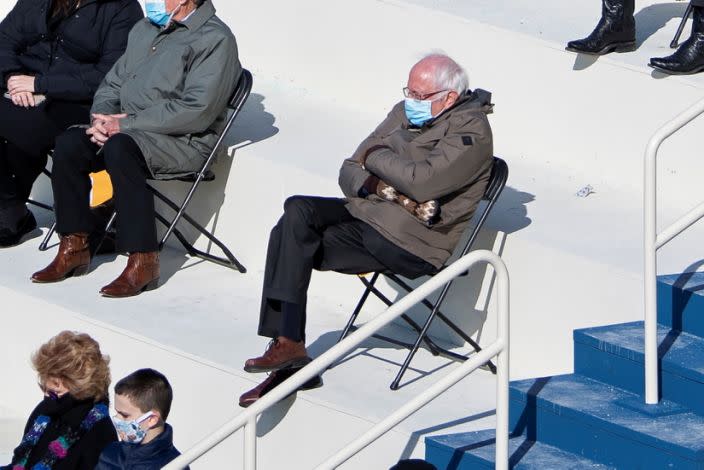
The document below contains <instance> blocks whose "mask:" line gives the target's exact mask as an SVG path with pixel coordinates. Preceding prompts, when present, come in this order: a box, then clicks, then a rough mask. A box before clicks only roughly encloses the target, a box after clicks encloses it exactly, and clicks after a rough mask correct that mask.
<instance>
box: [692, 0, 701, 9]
mask: <svg viewBox="0 0 704 470" xmlns="http://www.w3.org/2000/svg"><path fill="white" fill-rule="evenodd" d="M692 6H693V7H699V8H702V7H704V0H692Z"/></svg>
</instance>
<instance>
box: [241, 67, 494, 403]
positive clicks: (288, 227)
mask: <svg viewBox="0 0 704 470" xmlns="http://www.w3.org/2000/svg"><path fill="white" fill-rule="evenodd" d="M467 88H468V79H467V74H466V73H465V71H464V70H463V69H462V67H460V66H459V65H458V64H457V63H456V62H455V61H454V60H452V59H451V58H449V57H447V56H445V55H439V54H433V55H430V56H427V57H425V58H424V59H423V60H421V61H420V62H418V63H417V64H416V65H414V66H413V68H412V69H411V71H410V74H409V77H408V86H406V87H405V88H404V89H403V92H404V95H405V96H406V99H405V100H404V101H401V102H400V103H398V104H397V105H396V106H394V108H393V109H392V110H391V112H390V113H389V115H388V116H387V117H386V119H385V120H384V121H383V122H382V123H381V124H379V126H378V127H377V128H376V130H374V132H372V133H371V135H370V136H369V137H368V138H367V139H365V140H364V141H363V142H362V143H361V144H360V145H359V147H358V148H357V150H356V152H355V153H354V154H353V155H352V157H351V158H349V159H347V160H345V161H344V162H343V164H342V168H341V170H340V179H339V183H340V188H341V189H342V192H343V193H344V194H345V196H346V198H345V199H340V198H324V197H314V196H293V197H291V198H289V199H288V200H287V201H286V202H285V203H284V214H283V216H282V217H281V219H280V220H279V222H278V224H277V225H276V226H275V227H274V229H273V230H272V231H271V236H270V238H269V250H268V252H267V258H266V268H265V271H264V286H263V291H262V303H261V310H260V317H259V334H260V335H262V336H266V337H269V338H272V339H273V341H272V342H271V343H270V346H269V348H268V349H267V350H266V352H265V353H264V354H263V355H262V356H260V357H255V358H252V359H249V360H247V361H246V362H245V365H244V369H245V370H246V371H248V372H271V374H269V377H268V378H267V379H266V380H265V381H264V382H263V383H262V384H260V385H259V386H257V387H255V388H254V389H252V390H250V391H248V392H246V393H245V394H243V395H242V396H241V397H240V405H242V406H248V405H250V404H252V403H254V402H255V401H256V400H257V399H259V398H260V397H261V396H262V395H264V394H265V393H267V392H268V391H269V390H271V389H272V388H273V387H274V386H276V384H278V383H280V382H282V381H283V380H284V379H285V378H287V377H289V376H290V375H291V374H292V372H293V371H295V370H296V369H297V368H300V367H302V366H304V365H305V364H306V363H307V362H309V361H310V359H309V358H308V355H307V352H306V347H305V323H306V301H307V298H306V292H307V290H308V284H309V283H310V278H311V273H312V271H313V269H317V270H321V271H328V270H332V271H338V272H343V273H348V274H359V273H366V272H370V271H387V270H388V271H392V272H394V273H397V274H400V275H402V276H404V277H408V278H416V277H419V276H422V275H428V274H434V273H435V272H437V271H438V269H440V268H441V267H442V266H443V264H444V262H445V261H446V260H447V259H448V258H449V257H450V255H451V254H452V252H453V250H454V248H455V245H457V243H458V242H459V240H460V237H461V235H462V232H463V231H464V230H465V228H466V227H467V225H468V223H469V220H470V219H471V217H472V214H473V213H474V210H475V208H476V207H477V204H478V203H479V201H480V200H481V198H482V196H483V194H484V190H485V188H486V185H487V182H488V181H489V176H490V173H491V165H492V156H493V147H492V144H493V139H492V134H491V127H490V126H489V120H488V119H487V113H489V112H490V111H491V109H492V105H491V103H490V99H491V95H490V94H489V93H488V92H486V91H483V90H475V91H474V92H470V91H469V90H468V89H467ZM320 384H321V382H320V380H319V379H318V380H312V381H310V382H309V383H307V384H305V385H304V388H311V387H314V386H319V385H320Z"/></svg>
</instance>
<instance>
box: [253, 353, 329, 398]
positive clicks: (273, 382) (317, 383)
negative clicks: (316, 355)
mask: <svg viewBox="0 0 704 470" xmlns="http://www.w3.org/2000/svg"><path fill="white" fill-rule="evenodd" d="M308 360H309V362H310V360H311V359H310V358H308ZM299 370H301V369H300V367H299V368H295V369H284V370H275V371H274V372H272V373H271V374H269V377H267V378H266V380H265V381H264V382H262V383H260V384H259V385H257V386H256V387H254V388H253V389H251V390H249V391H247V392H245V393H243V394H242V395H240V406H241V407H242V408H247V407H248V406H249V405H251V404H252V403H254V402H255V401H257V400H259V399H260V398H261V397H263V396H264V395H266V394H267V393H269V392H271V391H272V390H273V389H274V388H275V387H278V386H279V385H280V384H282V383H283V382H284V381H285V380H286V379H288V378H289V377H291V376H292V375H293V374H295V373H296V372H298V371H299ZM322 386H323V378H322V377H321V376H319V375H316V376H315V377H313V378H312V379H310V380H309V381H308V382H306V383H304V384H303V385H301V386H300V387H298V390H296V391H303V390H311V389H314V388H319V387H322ZM293 393H295V392H293Z"/></svg>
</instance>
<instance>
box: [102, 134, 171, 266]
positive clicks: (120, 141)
mask: <svg viewBox="0 0 704 470" xmlns="http://www.w3.org/2000/svg"><path fill="white" fill-rule="evenodd" d="M103 154H104V158H105V168H106V169H107V171H108V173H109V174H110V180H111V181H112V186H113V193H114V195H113V197H114V200H115V210H116V211H117V250H118V251H121V252H128V253H148V252H154V251H157V250H158V249H159V244H158V242H157V238H156V221H155V218H154V196H153V195H152V193H151V192H150V191H149V189H148V188H147V176H148V174H149V170H148V169H147V165H146V162H145V160H144V155H143V154H142V151H141V150H140V149H139V146H138V145H137V143H136V142H135V141H134V139H132V138H131V137H130V136H128V135H126V134H116V135H114V136H112V137H111V138H110V139H109V140H108V141H107V142H106V143H105V146H104V148H103Z"/></svg>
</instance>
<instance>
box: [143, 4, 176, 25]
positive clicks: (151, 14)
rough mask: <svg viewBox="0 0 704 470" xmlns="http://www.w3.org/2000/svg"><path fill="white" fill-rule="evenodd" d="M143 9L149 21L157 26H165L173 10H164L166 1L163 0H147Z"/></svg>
mask: <svg viewBox="0 0 704 470" xmlns="http://www.w3.org/2000/svg"><path fill="white" fill-rule="evenodd" d="M144 9H145V10H146V12H147V18H149V21H151V22H152V23H154V24H155V25H157V26H162V27H163V26H166V25H167V24H168V22H169V20H170V19H171V15H173V12H171V13H169V12H167V11H166V2H165V1H164V0H148V1H147V2H146V5H145V6H144Z"/></svg>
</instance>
